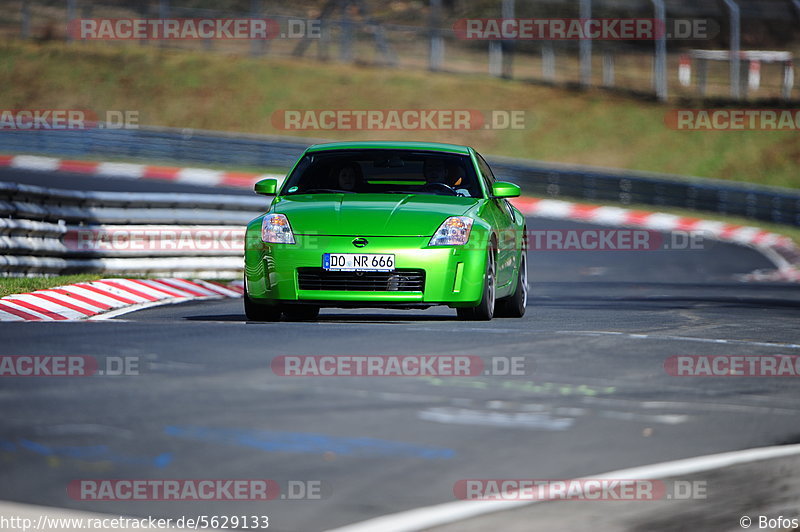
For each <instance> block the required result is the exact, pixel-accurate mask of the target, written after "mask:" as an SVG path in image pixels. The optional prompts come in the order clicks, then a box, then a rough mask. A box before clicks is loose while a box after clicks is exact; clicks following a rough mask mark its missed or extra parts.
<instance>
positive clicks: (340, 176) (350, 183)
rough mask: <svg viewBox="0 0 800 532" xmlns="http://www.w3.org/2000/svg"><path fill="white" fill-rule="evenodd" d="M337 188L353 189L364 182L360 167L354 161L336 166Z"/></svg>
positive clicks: (349, 190)
mask: <svg viewBox="0 0 800 532" xmlns="http://www.w3.org/2000/svg"><path fill="white" fill-rule="evenodd" d="M334 175H336V179H337V182H338V187H339V190H346V191H348V192H352V191H355V190H356V189H357V188H360V186H361V185H362V184H363V182H364V177H363V175H362V174H361V168H360V167H359V166H358V165H357V164H356V163H344V164H342V165H341V166H339V167H338V169H337V170H336V172H335V174H334Z"/></svg>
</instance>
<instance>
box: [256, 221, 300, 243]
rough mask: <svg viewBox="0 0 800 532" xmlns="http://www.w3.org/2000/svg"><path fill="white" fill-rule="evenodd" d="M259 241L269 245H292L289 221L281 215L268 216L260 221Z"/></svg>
mask: <svg viewBox="0 0 800 532" xmlns="http://www.w3.org/2000/svg"><path fill="white" fill-rule="evenodd" d="M261 240H262V241H263V242H269V243H270V244H294V233H292V226H291V225H289V219H288V218H286V216H285V215H283V214H268V215H266V216H264V219H263V220H262V221H261Z"/></svg>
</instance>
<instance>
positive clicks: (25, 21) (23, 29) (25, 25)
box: [20, 2, 31, 39]
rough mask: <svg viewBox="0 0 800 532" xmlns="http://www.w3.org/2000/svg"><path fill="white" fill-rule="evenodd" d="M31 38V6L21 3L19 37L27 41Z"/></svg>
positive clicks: (27, 3)
mask: <svg viewBox="0 0 800 532" xmlns="http://www.w3.org/2000/svg"><path fill="white" fill-rule="evenodd" d="M30 36H31V4H30V2H22V23H21V26H20V37H22V38H23V39H28V38H29V37H30Z"/></svg>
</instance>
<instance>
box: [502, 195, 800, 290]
mask: <svg viewBox="0 0 800 532" xmlns="http://www.w3.org/2000/svg"><path fill="white" fill-rule="evenodd" d="M512 201H513V203H514V205H515V206H516V207H517V208H518V209H519V210H520V211H521V212H522V214H524V215H526V216H537V217H542V218H552V219H563V220H570V221H577V222H588V223H596V224H602V225H611V226H622V227H641V228H644V229H650V230H653V231H687V232H689V231H700V232H702V233H703V235H704V236H706V237H707V238H713V239H716V240H719V241H722V242H732V243H735V244H741V245H744V246H749V247H753V248H755V249H757V250H758V251H760V252H761V253H763V254H764V255H765V256H766V257H767V258H768V259H769V260H771V261H772V263H773V264H775V267H776V270H774V271H769V272H754V273H752V274H750V275H747V276H745V277H744V280H752V281H800V269H798V267H797V264H800V248H798V247H797V245H796V244H795V243H794V241H793V240H792V239H791V238H789V237H787V236H784V235H780V234H777V233H771V232H769V231H764V230H763V229H760V228H758V227H750V226H744V225H734V224H728V223H725V222H716V221H712V220H703V219H701V218H690V217H684V216H676V215H674V214H667V213H659V212H650V211H639V210H632V209H623V208H621V207H612V206H597V205H586V204H582V203H572V202H568V201H561V200H552V199H537V198H525V197H523V198H516V199H514V200H512Z"/></svg>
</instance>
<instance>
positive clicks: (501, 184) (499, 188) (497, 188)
mask: <svg viewBox="0 0 800 532" xmlns="http://www.w3.org/2000/svg"><path fill="white" fill-rule="evenodd" d="M521 193H522V190H521V189H520V188H519V187H518V186H517V185H515V184H514V183H509V182H507V181H497V182H496V183H494V184H493V185H492V196H494V197H495V198H516V197H519V195H520V194H521Z"/></svg>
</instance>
